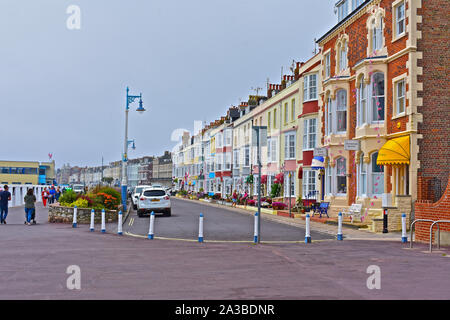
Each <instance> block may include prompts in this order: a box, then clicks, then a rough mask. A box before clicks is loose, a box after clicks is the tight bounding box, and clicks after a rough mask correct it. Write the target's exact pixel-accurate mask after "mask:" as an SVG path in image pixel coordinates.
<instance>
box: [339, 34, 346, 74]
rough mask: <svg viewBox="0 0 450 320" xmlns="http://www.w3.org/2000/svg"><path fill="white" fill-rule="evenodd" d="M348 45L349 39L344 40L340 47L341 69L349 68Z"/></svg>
mask: <svg viewBox="0 0 450 320" xmlns="http://www.w3.org/2000/svg"><path fill="white" fill-rule="evenodd" d="M347 55H348V45H347V41H342V43H341V45H340V47H339V71H344V70H346V69H347Z"/></svg>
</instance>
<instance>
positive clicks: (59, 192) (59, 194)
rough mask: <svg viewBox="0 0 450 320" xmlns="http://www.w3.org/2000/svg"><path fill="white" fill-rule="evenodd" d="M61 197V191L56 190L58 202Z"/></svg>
mask: <svg viewBox="0 0 450 320" xmlns="http://www.w3.org/2000/svg"><path fill="white" fill-rule="evenodd" d="M59 197H61V189H60V188H59V187H58V188H56V202H59Z"/></svg>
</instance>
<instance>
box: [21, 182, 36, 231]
mask: <svg viewBox="0 0 450 320" xmlns="http://www.w3.org/2000/svg"><path fill="white" fill-rule="evenodd" d="M24 201H25V219H26V220H25V224H26V225H29V226H30V225H31V220H33V223H34V224H36V220H35V217H33V213H34V211H35V210H36V208H35V205H34V204H35V202H36V196H35V195H34V194H33V189H28V191H27V194H26V196H25V198H24Z"/></svg>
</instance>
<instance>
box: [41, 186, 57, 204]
mask: <svg viewBox="0 0 450 320" xmlns="http://www.w3.org/2000/svg"><path fill="white" fill-rule="evenodd" d="M60 196H61V189H59V187H57V188H55V186H51V187H50V189H47V188H44V190H43V191H42V203H43V205H44V207H46V206H47V201H48V204H53V203H55V201H59V197H60Z"/></svg>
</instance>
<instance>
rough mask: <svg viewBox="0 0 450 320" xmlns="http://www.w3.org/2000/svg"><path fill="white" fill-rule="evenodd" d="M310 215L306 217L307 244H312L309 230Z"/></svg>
mask: <svg viewBox="0 0 450 320" xmlns="http://www.w3.org/2000/svg"><path fill="white" fill-rule="evenodd" d="M309 219H310V217H309V213H308V214H307V215H306V232H305V243H311V231H310V228H309Z"/></svg>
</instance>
